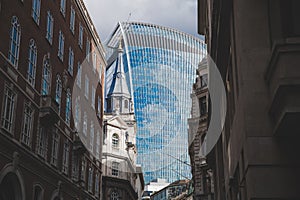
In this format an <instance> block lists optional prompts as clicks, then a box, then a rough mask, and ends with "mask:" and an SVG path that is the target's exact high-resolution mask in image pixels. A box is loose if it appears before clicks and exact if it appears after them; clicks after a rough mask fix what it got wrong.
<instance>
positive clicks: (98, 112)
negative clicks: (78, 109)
mask: <svg viewBox="0 0 300 200" xmlns="http://www.w3.org/2000/svg"><path fill="white" fill-rule="evenodd" d="M97 114H98V116H99V117H100V116H101V115H100V114H101V98H100V96H98V105H97Z"/></svg>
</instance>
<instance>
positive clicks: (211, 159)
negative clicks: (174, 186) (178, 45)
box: [198, 0, 300, 200]
mask: <svg viewBox="0 0 300 200" xmlns="http://www.w3.org/2000/svg"><path fill="white" fill-rule="evenodd" d="M198 6H199V7H198V19H199V21H198V31H199V33H200V34H204V35H205V37H206V42H207V45H208V53H209V54H210V56H211V57H212V59H213V60H214V61H215V63H216V64H217V66H218V68H219V71H220V72H221V75H222V77H223V81H224V85H225V86H226V93H227V116H226V121H225V127H224V129H223V132H222V135H221V137H220V138H219V140H218V142H217V144H216V145H215V146H214V149H213V151H212V152H210V154H209V155H208V157H207V161H208V163H209V165H210V167H212V168H213V172H214V175H215V176H214V178H215V181H214V182H215V184H214V185H215V197H216V199H218V200H225V199H232V200H237V199H238V200H244V199H245V200H246V199H247V200H250V199H282V200H283V199H289V200H291V199H299V198H300V193H299V188H300V168H299V166H300V165H299V164H300V162H299V159H298V157H299V153H298V152H299V150H300V149H299V121H300V114H299V109H300V104H299V102H300V101H299V98H300V96H299V95H300V90H299V89H300V87H299V86H300V84H299V83H300V82H299V81H300V69H299V63H300V51H299V50H300V25H299V23H298V20H299V19H300V14H299V11H298V10H297V8H299V6H300V2H299V1H297V0H274V1H273V0H272V1H271V0H227V1H222V0H198Z"/></svg>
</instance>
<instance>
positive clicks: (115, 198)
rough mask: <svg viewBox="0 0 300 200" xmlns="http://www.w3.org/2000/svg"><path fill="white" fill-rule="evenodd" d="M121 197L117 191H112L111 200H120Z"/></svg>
mask: <svg viewBox="0 0 300 200" xmlns="http://www.w3.org/2000/svg"><path fill="white" fill-rule="evenodd" d="M119 199H120V196H119V193H118V192H117V191H115V190H114V191H112V192H111V194H110V200H119Z"/></svg>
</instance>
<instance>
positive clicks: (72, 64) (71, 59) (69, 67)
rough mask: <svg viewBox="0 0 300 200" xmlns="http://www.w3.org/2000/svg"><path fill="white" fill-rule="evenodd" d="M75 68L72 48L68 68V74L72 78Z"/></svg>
mask: <svg viewBox="0 0 300 200" xmlns="http://www.w3.org/2000/svg"><path fill="white" fill-rule="evenodd" d="M73 66H74V52H73V50H72V48H71V47H70V48H69V66H68V72H69V73H70V75H71V76H73Z"/></svg>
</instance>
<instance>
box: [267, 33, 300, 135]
mask: <svg viewBox="0 0 300 200" xmlns="http://www.w3.org/2000/svg"><path fill="white" fill-rule="evenodd" d="M299 63H300V38H293V39H287V40H285V41H282V42H277V43H276V44H275V45H274V48H273V51H272V55H271V59H270V62H269V66H268V68H267V71H266V73H265V78H266V81H267V84H268V87H269V92H270V97H271V99H270V100H271V106H270V109H269V113H270V115H271V118H272V120H273V123H274V124H273V125H274V129H273V134H274V135H276V136H294V135H296V134H297V133H298V132H299V131H300V126H299V122H300V68H299Z"/></svg>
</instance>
